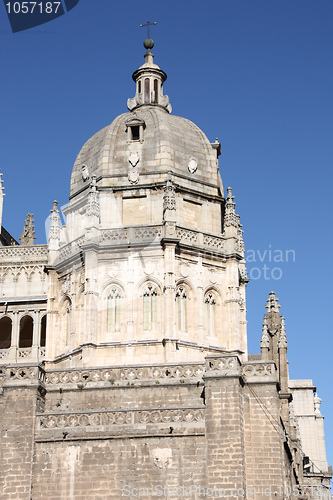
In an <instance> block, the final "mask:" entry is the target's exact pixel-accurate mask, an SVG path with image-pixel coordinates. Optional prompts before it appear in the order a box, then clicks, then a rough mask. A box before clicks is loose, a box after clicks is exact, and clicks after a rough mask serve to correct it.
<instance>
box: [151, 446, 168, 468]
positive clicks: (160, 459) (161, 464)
mask: <svg viewBox="0 0 333 500" xmlns="http://www.w3.org/2000/svg"><path fill="white" fill-rule="evenodd" d="M153 460H154V465H155V466H156V467H157V468H158V469H169V468H170V467H172V450H171V448H156V449H155V450H153Z"/></svg>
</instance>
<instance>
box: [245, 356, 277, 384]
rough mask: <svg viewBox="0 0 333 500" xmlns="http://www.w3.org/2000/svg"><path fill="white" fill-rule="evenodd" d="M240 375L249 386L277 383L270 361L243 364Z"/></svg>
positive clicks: (275, 373) (273, 365) (272, 364)
mask: <svg viewBox="0 0 333 500" xmlns="http://www.w3.org/2000/svg"><path fill="white" fill-rule="evenodd" d="M242 375H243V378H244V380H245V382H247V383H250V384H251V383H253V384H260V383H265V384H267V383H268V382H271V383H274V384H276V383H277V382H278V379H277V371H276V367H275V363H274V362H273V361H270V360H269V361H249V362H245V363H244V364H243V366H242Z"/></svg>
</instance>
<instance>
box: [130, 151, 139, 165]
mask: <svg viewBox="0 0 333 500" xmlns="http://www.w3.org/2000/svg"><path fill="white" fill-rule="evenodd" d="M128 161H129V162H130V164H131V165H132V167H136V165H137V164H138V163H139V161H140V157H139V154H138V153H136V152H135V153H134V152H131V153H130V155H129V158H128Z"/></svg>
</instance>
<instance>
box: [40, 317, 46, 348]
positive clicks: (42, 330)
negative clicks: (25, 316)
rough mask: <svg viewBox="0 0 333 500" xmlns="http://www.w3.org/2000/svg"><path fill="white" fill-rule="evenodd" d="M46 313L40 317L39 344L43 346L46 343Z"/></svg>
mask: <svg viewBox="0 0 333 500" xmlns="http://www.w3.org/2000/svg"><path fill="white" fill-rule="evenodd" d="M46 321H47V320H46V314H45V316H43V317H42V319H41V322H40V346H41V347H45V345H46Z"/></svg>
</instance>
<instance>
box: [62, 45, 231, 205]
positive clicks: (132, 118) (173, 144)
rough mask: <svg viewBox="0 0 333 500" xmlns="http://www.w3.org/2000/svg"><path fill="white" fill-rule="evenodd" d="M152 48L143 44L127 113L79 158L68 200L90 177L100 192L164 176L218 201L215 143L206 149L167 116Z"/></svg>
mask: <svg viewBox="0 0 333 500" xmlns="http://www.w3.org/2000/svg"><path fill="white" fill-rule="evenodd" d="M146 42H147V43H146ZM148 42H149V43H148ZM152 47H153V41H152V40H150V39H148V40H145V48H146V49H147V52H146V54H145V56H144V57H145V63H144V64H143V65H142V66H140V67H139V69H137V70H136V71H135V72H134V73H133V75H132V78H133V80H134V81H135V84H136V92H135V96H134V97H133V98H132V99H128V101H127V107H128V109H129V110H130V112H129V113H124V114H122V115H120V116H118V117H117V118H116V119H115V120H114V121H113V122H112V123H111V124H110V125H109V126H107V127H105V128H103V129H102V130H100V131H99V132H97V134H95V135H94V136H93V137H91V139H89V140H88V141H87V142H86V144H85V145H84V146H83V148H82V149H81V151H80V153H79V154H78V156H77V159H76V161H75V164H74V168H73V172H72V178H71V197H73V196H75V195H76V194H78V193H81V192H82V190H84V189H85V188H86V187H88V186H89V185H90V182H91V178H92V176H96V180H97V184H98V187H99V188H108V187H111V188H113V187H117V188H122V187H124V188H126V187H127V186H128V185H131V184H138V186H142V185H151V184H154V183H160V182H165V180H166V179H167V176H168V174H169V172H172V174H173V175H174V176H175V177H177V178H178V179H179V181H180V179H182V181H181V182H182V183H184V182H185V183H186V182H190V183H192V188H195V183H197V182H200V183H201V184H206V185H207V187H209V186H210V188H213V189H214V188H215V189H216V188H218V190H219V192H220V194H221V195H222V196H223V188H222V182H221V177H220V175H219V173H218V162H217V157H218V155H219V154H220V152H221V147H220V144H219V142H218V141H217V140H216V141H215V142H214V143H213V144H211V143H210V142H209V140H208V139H207V137H206V136H205V134H204V133H203V132H202V131H201V130H200V129H199V128H198V127H197V126H196V125H194V123H192V122H191V121H190V120H187V119H186V118H180V117H179V116H173V115H171V114H170V113H171V105H170V103H169V97H168V96H167V95H164V94H163V84H164V82H165V81H166V79H167V75H166V73H165V72H164V71H162V70H161V69H160V68H159V66H157V64H154V62H153V58H154V56H153V54H152V53H151V50H150V48H152ZM89 179H90V180H89ZM201 189H202V188H200V190H201Z"/></svg>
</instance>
